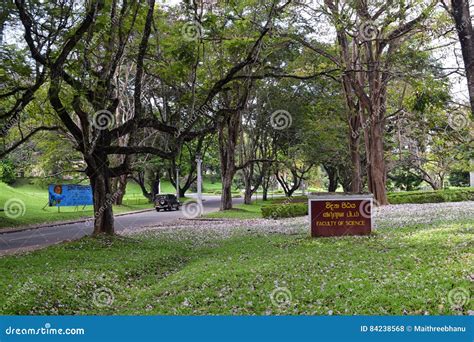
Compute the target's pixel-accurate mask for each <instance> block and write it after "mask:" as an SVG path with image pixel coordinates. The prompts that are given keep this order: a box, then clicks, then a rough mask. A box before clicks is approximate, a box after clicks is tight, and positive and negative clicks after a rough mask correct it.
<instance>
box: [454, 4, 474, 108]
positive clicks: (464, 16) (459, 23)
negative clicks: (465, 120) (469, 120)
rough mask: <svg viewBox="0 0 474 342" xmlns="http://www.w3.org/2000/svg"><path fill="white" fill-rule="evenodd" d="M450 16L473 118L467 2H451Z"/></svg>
mask: <svg viewBox="0 0 474 342" xmlns="http://www.w3.org/2000/svg"><path fill="white" fill-rule="evenodd" d="M452 7H453V11H452V15H453V18H454V21H455V24H456V31H457V32H458V37H459V42H460V43H461V51H462V57H463V61H464V68H465V69H466V78H467V89H468V91H469V100H470V103H471V113H472V115H473V116H474V30H473V28H472V21H471V14H470V12H469V1H468V0H452Z"/></svg>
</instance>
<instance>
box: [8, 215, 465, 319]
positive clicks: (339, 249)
mask: <svg viewBox="0 0 474 342" xmlns="http://www.w3.org/2000/svg"><path fill="white" fill-rule="evenodd" d="M448 210H449V208H448ZM467 215H468V216H467V217H468V218H467V219H466V217H462V218H458V219H457V220H456V219H454V220H451V221H449V222H448V221H446V220H443V219H437V218H435V217H432V219H431V220H427V221H426V222H427V223H423V224H420V223H415V224H410V225H405V226H403V227H397V226H396V225H395V226H394V225H393V223H392V221H393V220H392V218H390V217H389V218H387V219H386V220H385V221H384V222H382V223H381V224H380V225H379V229H378V230H377V232H376V233H375V234H373V235H372V236H370V237H342V238H322V239H311V238H309V237H308V233H307V227H306V223H305V222H306V221H305V219H306V218H297V219H289V220H286V221H281V222H276V221H273V222H276V223H275V224H276V226H275V227H277V228H278V227H281V226H282V225H284V224H287V225H288V224H290V225H295V227H296V230H293V231H291V232H290V231H288V232H286V233H283V232H281V231H277V230H275V229H277V228H268V227H269V226H270V225H271V224H270V223H266V224H265V223H264V222H270V221H263V220H262V223H261V230H260V231H259V230H255V231H252V232H250V229H249V228H248V227H249V224H247V223H245V222H250V221H245V222H242V223H241V225H240V226H239V227H240V228H239V227H234V226H233V227H230V229H229V231H230V232H232V234H230V235H228V234H222V235H219V234H215V233H207V234H204V233H200V232H199V231H198V230H197V229H196V230H193V229H183V230H182V231H181V232H180V233H176V230H171V229H170V230H169V232H168V233H164V231H163V230H157V231H155V232H149V233H144V234H139V235H132V236H130V237H114V238H96V239H95V238H84V239H82V240H79V241H75V242H70V243H65V244H61V245H56V246H52V247H49V248H47V249H44V250H40V251H36V252H32V253H29V254H27V255H22V256H9V257H3V258H0V270H2V271H1V272H2V274H1V278H0V312H1V313H2V314H146V315H147V314H150V315H151V314H198V315H204V314H250V315H252V314H257V315H262V314H290V315H291V314H309V315H313V314H322V315H327V314H347V315H352V314H366V315H385V314H388V315H403V314H416V315H423V314H432V315H440V314H467V313H468V311H469V310H474V307H473V301H472V300H471V301H469V298H468V297H467V298H466V297H464V299H465V300H461V301H459V298H460V297H459V296H458V297H456V296H455V294H461V299H462V295H464V296H465V294H466V293H467V295H469V293H471V298H472V291H473V290H474V289H473V283H472V278H473V277H474V264H473V261H474V260H473V256H474V250H473V244H474V230H473V224H474V219H472V217H469V212H468V214H467ZM298 219H300V221H298V222H297V220H298ZM404 219H405V218H404ZM257 221H259V220H257ZM259 222H260V221H259ZM285 222H286V223H285ZM206 224H207V223H206ZM265 229H267V230H265ZM203 231H206V230H205V229H204V230H203ZM456 298H458V301H457V302H456Z"/></svg>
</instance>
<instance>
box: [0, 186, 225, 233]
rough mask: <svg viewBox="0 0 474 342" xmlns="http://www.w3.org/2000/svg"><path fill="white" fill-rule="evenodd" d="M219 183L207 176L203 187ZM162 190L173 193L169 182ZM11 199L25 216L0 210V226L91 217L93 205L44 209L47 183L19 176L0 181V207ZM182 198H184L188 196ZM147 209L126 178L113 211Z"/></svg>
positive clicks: (138, 192)
mask: <svg viewBox="0 0 474 342" xmlns="http://www.w3.org/2000/svg"><path fill="white" fill-rule="evenodd" d="M220 186H221V184H220V183H219V182H216V183H212V182H211V181H210V180H208V179H205V180H204V182H203V188H204V189H210V190H211V191H215V190H216V189H220ZM161 191H162V193H175V192H176V191H175V189H174V187H173V186H172V185H171V183H170V182H169V181H162V183H161ZM10 199H16V200H19V201H21V202H23V204H24V206H23V204H22V206H23V208H24V215H22V216H19V217H17V218H10V217H7V216H6V215H5V213H4V212H0V229H8V228H11V227H21V226H26V225H33V224H41V223H50V222H58V221H67V220H76V219H82V218H90V217H93V208H92V206H86V207H85V208H84V210H83V209H82V207H78V208H75V207H61V209H60V212H59V213H58V209H57V208H56V207H48V206H46V207H45V208H44V209H43V207H44V206H45V204H46V203H47V202H48V190H47V185H40V184H38V183H37V182H35V179H33V178H31V179H29V178H20V179H18V180H17V181H16V182H15V184H13V186H8V185H6V184H4V183H2V182H0V207H1V208H3V206H4V204H5V203H6V202H7V201H8V200H10ZM181 200H182V201H186V200H187V199H186V198H184V199H181ZM21 202H19V203H21ZM148 208H152V205H151V204H149V203H148V200H147V199H146V198H145V197H144V196H143V194H142V191H141V189H140V187H139V185H138V184H137V183H135V182H134V181H129V182H128V183H127V191H126V193H125V196H124V199H123V205H121V206H114V213H125V212H130V211H136V210H141V209H148Z"/></svg>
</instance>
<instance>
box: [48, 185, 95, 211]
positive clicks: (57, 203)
mask: <svg viewBox="0 0 474 342" xmlns="http://www.w3.org/2000/svg"><path fill="white" fill-rule="evenodd" d="M48 193H49V206H50V207H68V206H77V205H92V204H93V201H92V187H91V186H90V185H77V184H50V185H49V187H48Z"/></svg>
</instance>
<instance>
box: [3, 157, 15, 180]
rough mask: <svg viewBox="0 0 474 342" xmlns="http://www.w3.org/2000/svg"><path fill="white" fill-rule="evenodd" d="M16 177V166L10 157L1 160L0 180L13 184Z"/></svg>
mask: <svg viewBox="0 0 474 342" xmlns="http://www.w3.org/2000/svg"><path fill="white" fill-rule="evenodd" d="M15 179H16V172H15V166H14V165H13V162H12V161H11V160H10V159H4V160H0V180H1V181H2V182H4V183H7V184H13V183H14V182H15Z"/></svg>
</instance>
